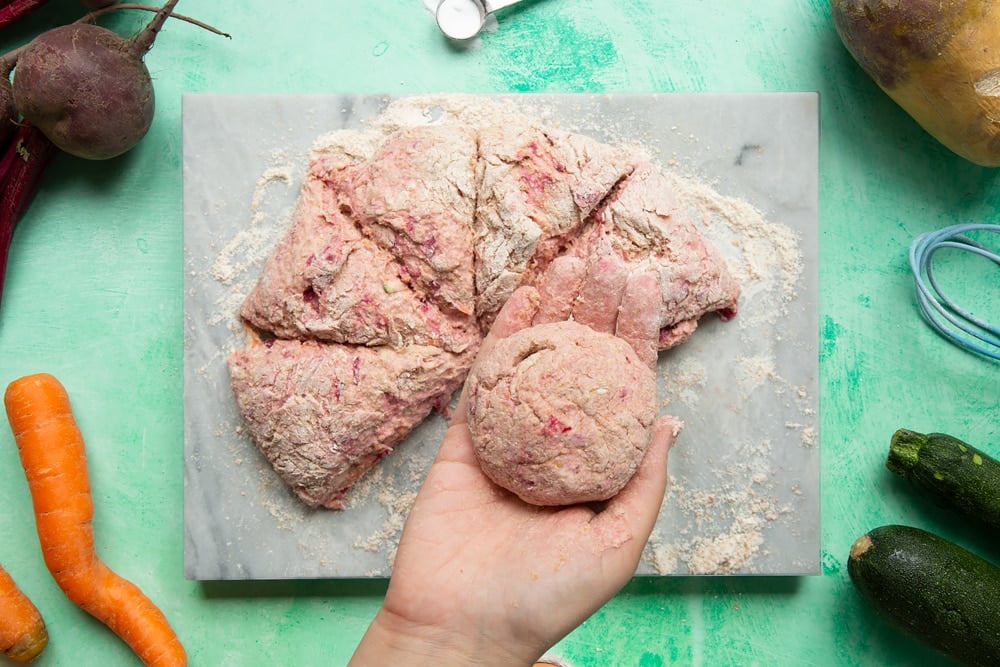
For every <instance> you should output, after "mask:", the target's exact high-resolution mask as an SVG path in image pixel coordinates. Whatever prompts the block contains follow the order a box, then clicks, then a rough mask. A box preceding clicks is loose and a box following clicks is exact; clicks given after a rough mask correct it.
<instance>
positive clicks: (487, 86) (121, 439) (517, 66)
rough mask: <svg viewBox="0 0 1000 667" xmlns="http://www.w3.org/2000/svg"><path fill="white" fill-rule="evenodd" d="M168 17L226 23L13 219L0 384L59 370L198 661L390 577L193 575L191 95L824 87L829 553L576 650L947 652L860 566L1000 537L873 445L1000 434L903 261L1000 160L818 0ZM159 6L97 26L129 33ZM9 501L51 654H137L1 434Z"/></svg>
mask: <svg viewBox="0 0 1000 667" xmlns="http://www.w3.org/2000/svg"><path fill="white" fill-rule="evenodd" d="M178 10H179V11H181V12H183V13H188V14H192V15H196V16H197V17H198V18H199V19H201V20H204V21H206V22H209V23H211V24H213V25H216V26H218V27H219V28H221V29H224V30H226V31H227V32H229V33H231V34H232V35H233V39H232V40H231V41H230V40H226V39H223V38H220V37H216V36H213V35H210V34H208V33H205V32H202V31H200V30H198V29H196V28H194V27H192V26H189V25H187V24H183V23H180V22H171V23H169V24H168V25H167V27H166V29H165V30H164V31H163V33H162V35H161V37H160V39H159V41H158V42H157V44H156V46H155V47H154V49H153V51H152V52H150V54H149V55H148V56H147V58H146V62H147V64H148V66H149V68H150V70H151V72H152V74H153V77H154V79H155V85H156V89H157V94H158V109H157V116H156V120H155V122H154V125H153V128H152V130H151V131H150V133H149V135H148V136H147V138H146V139H145V140H144V141H143V142H142V144H141V145H140V146H139V147H138V148H136V149H135V150H133V151H132V152H131V153H129V154H128V155H126V156H124V157H123V158H120V159H117V160H114V161H110V162H106V163H86V162H83V161H79V160H75V159H71V158H69V157H65V156H63V157H60V158H59V159H58V160H57V161H56V162H55V164H54V165H53V166H52V167H51V169H50V170H49V172H48V174H47V175H46V179H45V182H44V184H43V186H42V188H41V190H40V192H39V194H38V197H37V199H36V201H35V202H34V204H33V206H32V207H31V210H30V211H29V213H28V215H27V216H26V217H25V218H24V219H23V221H22V224H21V225H20V226H19V228H18V230H17V233H16V235H15V246H14V248H13V250H12V254H11V260H10V265H9V269H8V276H7V287H6V290H5V294H4V301H3V304H2V307H0V382H2V383H3V384H4V385H6V383H7V382H9V381H10V380H13V379H14V378H16V377H18V376H20V375H24V374H27V373H32V372H37V371H47V372H51V373H53V374H54V375H56V376H57V377H59V378H60V379H61V380H62V381H63V383H64V384H65V385H66V386H67V388H68V390H69V392H70V395H71V397H72V400H73V404H74V408H75V411H76V414H77V418H78V420H79V423H80V426H81V428H82V430H83V432H84V434H85V437H86V440H87V446H88V452H89V467H90V473H91V482H92V485H93V489H94V502H95V505H96V518H95V531H96V536H97V543H98V549H99V551H100V553H101V555H102V556H103V557H104V559H105V560H106V561H107V562H108V563H109V565H111V567H113V568H114V569H116V570H118V571H119V572H121V573H122V574H124V575H125V576H127V577H129V578H130V579H132V580H133V581H135V582H136V583H137V584H139V585H140V586H141V587H142V588H143V589H144V590H145V591H146V592H147V593H148V594H149V595H150V597H152V598H153V599H154V600H155V601H156V602H157V603H158V604H159V605H160V606H161V608H162V609H163V610H164V612H165V613H166V615H167V616H168V617H169V618H170V620H171V621H172V623H173V625H174V626H175V628H176V630H177V631H178V634H179V635H180V636H181V638H182V640H183V641H184V643H185V645H186V646H187V648H188V651H189V655H190V658H191V664H192V665H251V666H252V665H271V664H281V665H306V666H311V665H341V664H344V663H346V661H347V659H348V658H349V656H350V654H351V652H352V650H353V648H354V646H355V644H356V643H357V641H358V639H359V638H360V636H361V634H362V633H363V631H364V629H365V627H366V626H367V624H368V622H369V620H370V619H371V618H372V616H373V615H374V613H375V612H376V610H377V608H378V605H379V602H380V600H381V596H382V595H383V593H384V590H385V584H384V582H360V581H359V582H350V581H348V582H342V581H329V582H327V581H321V582H287V583H276V582H275V583H267V582H265V583H226V584H203V583H197V582H191V581H186V580H185V579H184V576H183V565H182V560H183V544H182V522H183V504H182V487H183V479H182V465H183V461H182V424H183V421H182V420H183V414H182V397H181V384H182V383H181V370H182V349H181V347H182V329H181V327H182V321H181V320H182V305H181V304H182V300H181V281H182V276H181V272H182V239H181V227H182V215H181V136H180V127H181V118H180V111H181V105H180V102H181V94H182V93H184V92H199V91H212V92H275V93H280V92H295V93H308V92H387V93H394V94H399V93H415V92H429V91H469V92H509V91H546V92H567V91H587V92H602V91H607V92H615V91H625V92H666V91H719V92H739V91H750V92H758V91H788V90H817V91H819V92H820V104H821V114H820V120H821V163H820V184H821V186H820V224H821V266H820V282H821V289H822V295H821V302H820V307H821V313H820V320H821V331H820V332H819V335H820V336H821V357H820V362H821V376H822V377H821V379H822V384H821V387H822V390H821V425H822V432H821V445H822V448H823V450H822V451H823V475H822V482H823V488H822V501H823V502H822V507H823V528H822V535H823V554H822V563H823V574H822V575H821V576H817V577H808V578H800V579H778V578H727V579H721V578H717V579H706V578H680V579H646V580H637V581H634V582H633V583H631V584H630V585H629V586H627V587H626V589H625V590H624V591H623V592H622V593H621V594H620V595H619V596H617V597H616V598H615V599H614V600H612V601H611V602H610V603H609V604H608V605H607V606H606V607H605V608H604V609H602V610H601V611H599V612H598V613H597V614H596V615H595V616H594V617H592V618H591V619H590V620H588V621H587V622H586V623H585V624H584V625H583V626H581V627H580V628H579V629H578V630H576V631H575V632H574V633H573V634H571V635H570V636H569V637H568V638H567V639H566V640H564V641H563V642H562V643H561V644H560V645H559V647H558V650H559V653H560V654H561V655H563V656H564V657H566V658H567V659H568V660H569V661H571V662H572V663H573V664H574V665H581V666H582V665H593V666H597V665H639V666H641V667H654V666H657V665H666V664H680V665H708V666H715V665H778V664H780V665H900V666H902V665H933V664H946V663H944V662H943V661H942V662H940V663H935V658H934V656H932V655H929V654H928V653H927V652H926V651H925V650H924V649H923V648H922V647H920V646H918V645H916V644H914V643H913V642H911V641H909V640H907V639H905V638H903V637H902V636H901V635H900V634H899V633H898V632H897V631H896V630H895V629H894V628H892V627H890V626H889V625H888V624H887V623H885V622H883V621H882V620H881V619H879V618H877V617H875V616H874V615H873V614H872V613H871V612H870V611H869V610H868V609H867V608H866V607H865V606H864V605H862V604H861V603H860V602H859V601H858V599H857V597H856V595H855V594H854V591H853V589H852V587H851V585H850V583H849V581H848V579H847V575H846V571H845V569H844V564H845V561H846V558H847V553H848V550H849V548H850V545H851V543H852V542H853V540H854V539H855V538H856V537H858V536H859V535H861V534H862V533H863V532H864V531H866V530H867V529H869V528H872V527H874V526H876V525H879V524H882V523H893V522H900V523H909V524H913V525H918V526H922V527H925V528H930V529H932V530H935V531H937V532H939V533H941V534H943V535H945V536H948V537H951V538H953V539H956V540H961V541H962V542H963V543H964V544H966V545H967V546H969V547H972V548H974V549H976V550H978V551H979V552H980V553H981V554H983V555H984V556H987V557H989V558H992V559H994V560H996V559H998V558H1000V551H998V550H997V548H996V547H995V546H994V545H992V544H990V542H991V540H990V538H989V537H988V536H986V537H984V536H981V535H977V530H976V529H975V528H974V527H972V526H969V525H967V524H965V523H964V522H963V521H962V520H957V519H955V518H954V517H953V516H952V515H949V514H947V513H945V512H943V511H942V510H939V509H937V508H935V507H932V506H930V505H929V504H928V503H926V502H924V501H923V500H921V499H919V498H916V496H915V495H914V494H913V493H911V492H910V490H909V489H908V488H907V487H905V486H904V485H902V484H900V483H899V481H898V480H896V479H893V478H891V476H890V475H889V473H888V472H887V471H886V470H885V468H884V466H883V464H882V463H883V460H884V456H885V451H886V449H887V446H888V439H889V436H890V435H891V434H892V432H893V431H894V430H895V429H897V428H899V427H902V426H906V427H908V428H912V429H916V430H925V431H930V430H938V431H945V432H950V433H952V434H954V435H956V436H959V437H962V438H963V439H966V440H969V441H970V442H973V443H977V444H979V445H981V446H982V447H984V448H985V449H987V451H991V452H992V453H994V454H996V455H1000V437H998V424H1000V407H998V387H1000V372H998V371H1000V366H998V365H996V364H991V363H987V362H985V361H983V360H980V359H977V358H975V357H973V356H971V355H969V354H966V353H963V352H961V351H959V350H957V349H955V348H953V347H951V346H950V345H948V344H947V343H945V342H944V341H943V340H942V339H940V338H939V337H937V336H936V335H934V334H933V333H931V332H930V331H929V329H927V328H926V327H925V326H924V325H923V323H922V322H921V320H920V319H919V316H918V315H917V312H916V310H915V306H914V303H913V293H912V284H911V281H910V276H909V272H908V266H907V263H906V258H905V253H906V249H907V247H908V245H909V243H910V241H911V239H912V238H913V237H914V236H915V235H917V234H919V233H920V232H923V231H926V230H929V229H934V228H938V227H942V226H945V225H948V224H952V223H958V222H967V221H993V222H995V221H996V217H997V216H996V214H995V213H994V212H995V211H996V210H997V208H998V205H1000V180H998V174H1000V171H998V170H990V169H983V168H980V167H976V166H974V165H972V164H969V163H967V162H964V161H962V160H961V159H959V158H957V157H954V156H953V155H952V154H950V153H949V152H948V151H947V150H946V149H944V148H943V147H941V146H940V145H938V144H937V143H935V142H934V141H933V140H932V139H931V138H929V137H928V136H927V135H926V134H925V133H924V132H923V131H922V130H921V129H920V128H919V127H917V126H916V125H915V124H914V123H913V122H912V121H911V120H910V119H909V117H908V116H907V115H906V114H905V113H904V112H902V111H901V110H900V109H899V108H898V107H896V106H895V105H894V104H893V103H892V102H891V100H889V99H888V97H886V96H885V95H884V94H883V93H882V92H881V91H880V90H878V88H877V87H876V86H875V85H874V84H873V83H872V82H871V81H870V80H869V79H868V78H867V77H866V76H865V75H864V74H863V73H862V72H861V71H860V70H859V69H858V68H857V66H856V65H855V64H854V63H853V61H851V60H850V58H849V56H848V55H847V53H846V51H845V50H844V49H843V47H842V45H841V44H840V42H839V40H838V38H837V36H836V34H835V32H834V31H833V28H832V24H831V22H830V16H829V9H828V6H827V3H826V2H823V1H820V0H730V1H729V2H727V3H716V2H703V1H701V0H688V1H687V2H662V1H660V0H615V1H612V0H578V1H571V0H535V1H534V2H528V3H526V6H525V7H524V8H523V9H521V10H518V11H515V12H508V13H507V14H506V15H505V16H504V17H503V18H502V19H501V23H500V28H499V30H498V31H496V32H493V33H489V34H486V35H484V36H483V38H482V40H481V43H480V44H479V45H478V46H477V47H475V48H472V49H470V50H460V49H455V48H452V47H451V46H449V45H448V44H447V43H446V42H445V41H444V40H443V38H441V36H440V35H439V33H438V32H437V29H436V27H435V25H434V23H433V21H432V20H431V17H430V15H429V14H428V13H427V11H426V10H425V8H424V6H423V4H422V2H421V0H377V2H375V1H372V0H367V1H366V0H360V1H358V2H354V3H348V2H346V1H345V0H302V1H299V2H289V3H275V2H265V1H264V0H239V1H237V0H213V1H212V2H182V3H180V6H179V7H178ZM80 13H82V12H81V11H80V10H79V9H78V4H77V3H74V2H71V1H69V0H67V1H65V2H52V3H50V6H46V7H44V8H42V9H41V10H38V12H36V14H35V15H33V16H32V17H31V18H30V19H28V20H26V21H22V22H21V23H19V24H18V25H17V26H15V27H13V28H9V29H7V30H6V31H4V32H2V33H0V41H2V42H3V44H4V45H5V46H8V47H9V46H14V45H16V44H19V43H21V42H23V41H25V40H27V39H28V38H30V36H31V35H33V34H34V33H35V32H37V31H39V30H41V29H44V28H46V27H51V26H54V25H57V24H60V23H64V22H67V21H69V20H72V19H73V18H75V17H76V16H78V15H79V14H80ZM144 21H145V16H144V15H140V14H138V13H125V14H120V15H118V16H115V17H111V18H110V19H108V20H106V21H104V22H103V23H104V24H105V25H108V26H109V27H114V28H116V29H118V30H120V31H122V32H131V31H132V30H133V29H135V27H136V26H138V25H139V24H140V23H141V22H144ZM954 280H955V282H954V283H953V285H954V291H955V293H958V294H961V293H970V294H971V293H974V292H980V293H985V292H986V291H987V290H993V293H994V294H995V290H996V289H997V285H998V281H997V278H996V273H995V272H993V273H988V271H987V270H986V269H985V267H983V266H981V265H975V266H973V267H972V268H971V269H970V270H969V271H967V272H966V273H964V274H962V273H961V272H955V276H954ZM991 303H992V304H994V305H995V304H996V303H997V300H996V299H995V298H993V300H992V302H991ZM993 312H996V310H995V309H994V311H993ZM992 319H993V320H994V321H995V320H996V319H997V318H996V317H993V318H992ZM0 506H2V507H3V508H4V509H5V512H4V517H5V518H4V519H2V521H0V526H2V527H3V533H2V534H3V539H0V563H3V565H4V566H5V567H6V568H7V569H8V571H10V572H11V574H12V575H13V576H14V577H15V578H16V579H17V580H18V581H19V582H20V583H21V585H22V588H23V589H24V590H25V591H26V592H27V593H28V594H29V595H30V596H31V597H32V598H33V599H34V601H35V602H36V604H37V605H38V606H39V607H40V608H41V610H42V612H43V614H44V615H45V617H46V619H47V622H48V625H49V628H50V632H51V637H52V640H51V644H50V647H49V649H48V650H47V651H46V653H45V654H44V655H43V656H42V658H41V659H40V660H39V661H38V663H37V664H39V665H69V664H79V665H98V664H100V665H132V664H137V661H136V659H135V658H134V657H133V656H132V655H131V653H130V652H129V650H128V649H127V647H126V646H125V645H124V644H123V643H121V642H120V641H119V640H118V639H117V638H116V637H114V636H113V635H112V634H111V633H110V632H108V631H107V630H106V629H105V628H104V627H103V626H100V625H99V624H98V623H97V622H96V621H93V620H92V619H91V618H90V617H89V616H87V615H86V614H84V613H83V612H81V611H79V610H78V609H76V608H75V607H73V606H72V605H71V604H70V603H69V602H68V601H67V600H66V599H65V597H64V596H63V595H62V593H61V592H60V591H59V589H58V588H56V586H55V585H54V583H53V581H52V579H51V577H50V575H49V574H48V572H47V571H46V570H45V567H44V564H43V563H42V560H41V557H40V553H39V550H38V541H37V536H36V534H35V532H34V522H33V519H32V514H31V505H30V498H29V495H28V490H27V486H26V484H25V481H24V476H23V472H22V470H21V468H20V464H19V461H18V458H17V453H16V448H15V447H14V443H13V441H12V438H11V436H10V433H9V431H8V430H6V429H0ZM994 541H995V540H994ZM2 661H3V658H0V664H2Z"/></svg>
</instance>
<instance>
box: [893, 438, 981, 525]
mask: <svg viewBox="0 0 1000 667" xmlns="http://www.w3.org/2000/svg"><path fill="white" fill-rule="evenodd" d="M885 465H886V467H887V468H889V470H891V471H892V472H894V473H896V474H897V475H901V476H902V477H905V478H906V479H908V480H909V481H910V482H912V483H913V485H914V486H915V487H916V488H918V489H920V491H922V492H923V493H925V494H926V495H927V496H929V497H930V498H932V499H933V500H934V501H936V502H937V503H938V504H939V505H942V506H944V507H947V508H950V509H953V510H957V511H960V512H964V513H965V514H968V515H969V516H970V517H973V518H975V519H978V520H979V521H982V522H984V523H986V524H989V525H991V526H995V527H997V528H1000V461H997V460H996V459H994V458H991V457H990V456H987V455H986V454H985V453H983V452H981V451H979V450H978V449H976V448H975V447H973V446H972V445H970V444H968V443H966V442H962V441H961V440H959V439H958V438H955V437H952V436H950V435H945V434H944V433H928V434H926V435H925V434H923V433H916V432H914V431H909V430H907V429H899V430H898V431H896V432H895V433H894V434H893V436H892V440H891V442H890V444H889V458H888V459H886V462H885Z"/></svg>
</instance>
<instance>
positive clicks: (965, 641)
mask: <svg viewBox="0 0 1000 667" xmlns="http://www.w3.org/2000/svg"><path fill="white" fill-rule="evenodd" d="M847 572H848V574H849V575H850V577H851V581H852V582H853V583H854V586H855V588H857V590H858V592H859V593H860V594H861V596H862V597H863V598H864V599H865V600H866V601H867V602H868V603H869V604H870V605H871V606H872V607H873V608H874V609H875V610H876V611H878V612H879V613H880V614H881V615H883V616H885V617H886V618H889V619H891V620H892V621H894V622H896V623H897V624H898V625H899V626H900V627H902V628H903V629H904V630H906V631H907V632H909V633H910V634H911V635H913V636H914V637H916V638H918V639H920V640H922V641H924V642H926V643H927V644H929V645H931V646H933V647H935V648H936V649H938V650H939V651H941V652H943V653H945V654H947V655H949V656H951V657H952V658H954V659H956V660H959V661H961V662H963V663H965V664H967V665H976V666H978V665H983V666H986V665H990V666H991V667H996V666H997V665H1000V568H998V567H996V566H995V565H993V564H991V563H989V562H988V561H985V560H983V559H982V558H980V557H979V556H977V555H975V554H973V553H972V552H970V551H967V550H965V549H963V548H962V547H960V546H958V545H957V544H954V543H953V542H949V541H948V540H945V539H944V538H942V537H938V536H937V535H934V534H933V533H929V532H927V531H925V530H921V529H919V528H912V527H909V526H895V525H892V526H881V527H879V528H876V529H874V530H872V531H869V532H868V533H866V534H865V535H863V536H861V537H860V538H858V540H857V541H856V542H855V543H854V545H853V546H852V547H851V554H850V558H849V559H848V561H847Z"/></svg>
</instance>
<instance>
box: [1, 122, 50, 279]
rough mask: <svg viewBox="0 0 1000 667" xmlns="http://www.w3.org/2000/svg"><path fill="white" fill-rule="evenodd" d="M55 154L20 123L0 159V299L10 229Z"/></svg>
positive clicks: (44, 140)
mask: <svg viewBox="0 0 1000 667" xmlns="http://www.w3.org/2000/svg"><path fill="white" fill-rule="evenodd" d="M58 152H59V149H58V148H56V146H55V144H53V143H52V142H51V141H49V139H48V137H46V136H45V135H44V134H43V133H42V131H41V130H39V129H38V128H36V127H35V126H33V125H31V124H30V123H27V122H22V124H21V125H20V126H19V127H18V130H17V133H16V134H15V135H14V138H13V139H11V142H10V143H9V144H8V145H7V149H6V151H5V152H4V154H3V157H2V158H0V297H2V296H3V285H4V275H5V274H6V272H7V256H8V254H9V252H8V251H9V250H10V243H11V240H12V239H13V237H14V228H15V227H16V226H17V223H18V222H19V221H20V219H21V216H23V215H24V212H25V211H27V210H28V206H29V205H30V204H31V202H32V200H33V199H34V198H35V193H36V192H37V191H38V186H39V184H40V183H41V180H42V175H43V174H44V173H45V169H46V167H48V166H49V163H51V162H52V158H53V157H55V155H56V153H58Z"/></svg>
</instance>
